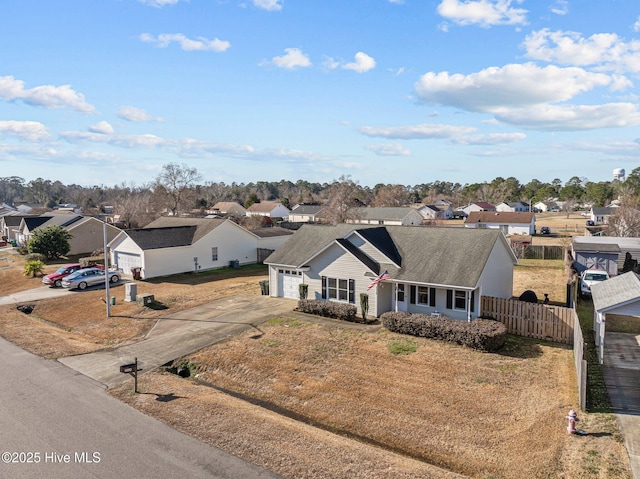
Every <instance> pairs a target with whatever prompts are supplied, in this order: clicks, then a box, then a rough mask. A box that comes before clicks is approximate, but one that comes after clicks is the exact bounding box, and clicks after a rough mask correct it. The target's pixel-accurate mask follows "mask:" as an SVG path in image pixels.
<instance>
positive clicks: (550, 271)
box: [513, 259, 567, 304]
mask: <svg viewBox="0 0 640 479" xmlns="http://www.w3.org/2000/svg"><path fill="white" fill-rule="evenodd" d="M518 263H519V264H518V265H517V266H516V267H515V268H514V270H513V295H514V296H515V297H519V296H520V295H521V294H522V293H524V292H525V291H526V290H531V291H534V292H535V293H536V296H538V299H539V300H540V301H542V300H543V299H544V293H547V294H549V301H551V302H552V303H554V302H557V303H562V304H564V303H565V301H566V291H567V290H566V288H567V286H566V284H567V282H566V272H565V269H564V262H563V261H561V260H545V259H520V260H518Z"/></svg>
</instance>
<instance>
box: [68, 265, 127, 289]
mask: <svg viewBox="0 0 640 479" xmlns="http://www.w3.org/2000/svg"><path fill="white" fill-rule="evenodd" d="M109 281H110V282H111V283H117V282H118V281H120V276H119V273H118V272H117V271H109ZM98 284H101V285H104V270H102V269H100V268H86V269H81V270H79V271H76V272H75V273H72V274H70V275H69V276H67V277H65V278H64V279H63V280H62V287H63V288H68V289H76V288H78V289H86V288H87V286H94V285H98Z"/></svg>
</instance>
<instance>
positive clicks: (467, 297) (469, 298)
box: [464, 290, 471, 322]
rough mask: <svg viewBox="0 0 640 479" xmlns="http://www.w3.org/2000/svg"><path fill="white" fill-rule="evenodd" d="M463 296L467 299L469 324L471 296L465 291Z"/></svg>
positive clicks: (469, 320)
mask: <svg viewBox="0 0 640 479" xmlns="http://www.w3.org/2000/svg"><path fill="white" fill-rule="evenodd" d="M464 295H465V297H466V299H467V301H466V303H467V321H468V322H471V294H470V292H469V291H467V290H465V291H464Z"/></svg>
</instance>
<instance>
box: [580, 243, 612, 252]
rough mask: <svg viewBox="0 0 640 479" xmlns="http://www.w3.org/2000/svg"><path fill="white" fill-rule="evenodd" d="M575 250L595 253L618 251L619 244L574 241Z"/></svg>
mask: <svg viewBox="0 0 640 479" xmlns="http://www.w3.org/2000/svg"><path fill="white" fill-rule="evenodd" d="M573 249H574V250H575V251H583V252H596V253H619V252H620V246H618V245H617V244H613V243H574V244H573Z"/></svg>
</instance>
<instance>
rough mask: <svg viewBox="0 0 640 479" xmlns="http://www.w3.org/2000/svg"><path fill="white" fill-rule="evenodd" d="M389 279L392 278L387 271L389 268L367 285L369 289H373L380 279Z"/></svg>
mask: <svg viewBox="0 0 640 479" xmlns="http://www.w3.org/2000/svg"><path fill="white" fill-rule="evenodd" d="M387 279H391V276H389V273H388V272H387V270H386V269H385V270H384V273H382V274H381V275H380V276H378V277H377V278H376V279H374V280H373V281H371V284H370V285H369V286H367V289H368V290H369V289H371V288H373V287H374V286H375V285H376V284H378V283H379V282H380V281H385V280H387Z"/></svg>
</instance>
